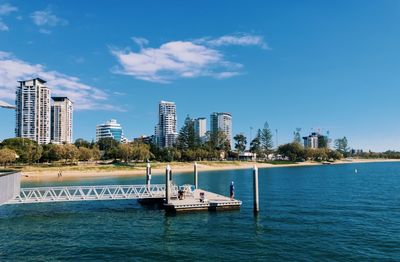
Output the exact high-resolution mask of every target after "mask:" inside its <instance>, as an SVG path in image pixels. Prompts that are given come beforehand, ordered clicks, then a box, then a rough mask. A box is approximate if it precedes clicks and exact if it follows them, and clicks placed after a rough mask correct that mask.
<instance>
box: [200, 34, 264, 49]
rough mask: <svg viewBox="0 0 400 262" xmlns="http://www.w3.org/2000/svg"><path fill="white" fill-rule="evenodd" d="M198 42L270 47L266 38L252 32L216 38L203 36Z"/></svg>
mask: <svg viewBox="0 0 400 262" xmlns="http://www.w3.org/2000/svg"><path fill="white" fill-rule="evenodd" d="M196 42H199V43H204V44H207V45H210V46H229V45H239V46H259V47H261V48H263V49H269V47H268V45H267V43H266V42H265V41H264V38H263V37H262V36H259V35H250V34H235V35H224V36H221V37H219V38H214V39H210V38H201V39H198V40H196Z"/></svg>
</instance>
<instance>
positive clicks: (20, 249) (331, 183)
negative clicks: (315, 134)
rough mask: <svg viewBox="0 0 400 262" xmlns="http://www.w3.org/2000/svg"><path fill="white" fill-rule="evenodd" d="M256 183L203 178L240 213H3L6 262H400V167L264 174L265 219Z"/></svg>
mask: <svg viewBox="0 0 400 262" xmlns="http://www.w3.org/2000/svg"><path fill="white" fill-rule="evenodd" d="M355 168H357V169H358V174H355V172H354V169H355ZM251 179H252V177H251V170H235V171H223V172H220V171H218V172H201V173H200V176H199V184H200V187H201V188H203V189H206V190H210V191H214V192H217V193H221V194H225V195H228V194H229V183H230V181H232V180H233V181H235V185H236V197H237V198H238V199H240V200H242V201H243V206H242V209H241V210H240V211H229V212H204V213H189V214H178V215H168V216H167V215H165V214H164V212H163V211H160V210H157V209H151V208H144V207H142V206H140V205H139V204H137V203H136V202H132V201H115V202H113V201H107V202H101V201H100V202H82V203H52V204H33V205H16V206H2V207H0V260H1V261H8V260H10V261H15V260H18V261H31V260H35V261H49V260H72V261H77V260H96V261H99V260H101V261H104V260H106V261H109V260H111V259H117V260H121V261H126V260H128V261H144V260H163V261H175V260H182V261H188V260H192V261H193V260H196V261H210V260H211V261H215V260H224V261H233V260H239V259H246V260H250V259H251V260H252V261H253V260H254V261H257V260H258V261H266V260H267V259H270V260H274V261H280V260H281V261H283V260H286V261H292V260H303V261H304V260H314V261H327V260H341V261H342V260H366V259H368V260H379V261H381V260H400V163H371V164H349V165H338V166H336V165H335V166H316V167H292V168H274V169H261V170H260V177H259V182H260V208H261V212H260V214H259V215H258V217H254V215H253V211H252V184H251V181H252V180H251ZM143 180H144V177H143V178H120V179H115V178H113V179H106V178H104V179H97V180H84V181H81V182H76V183H72V182H63V183H61V182H58V183H51V184H52V185H55V184H57V185H59V184H64V185H72V184H88V185H92V184H142V183H143ZM163 181H164V177H163V176H153V182H154V183H162V182H163ZM174 181H175V182H176V183H177V184H184V183H190V182H191V181H192V176H191V175H187V174H175V175H174ZM45 185H47V184H37V183H33V184H25V185H24V186H45Z"/></svg>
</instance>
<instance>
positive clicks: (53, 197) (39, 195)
mask: <svg viewBox="0 0 400 262" xmlns="http://www.w3.org/2000/svg"><path fill="white" fill-rule="evenodd" d="M171 191H172V192H171V195H173V196H176V195H178V187H177V186H175V185H174V186H172V188H171ZM164 197H165V185H164V184H161V185H150V186H148V185H97V186H60V187H36V188H21V191H20V194H19V196H17V197H15V198H14V199H12V200H10V201H8V202H6V203H5V204H31V203H49V202H66V201H93V200H123V199H149V198H164Z"/></svg>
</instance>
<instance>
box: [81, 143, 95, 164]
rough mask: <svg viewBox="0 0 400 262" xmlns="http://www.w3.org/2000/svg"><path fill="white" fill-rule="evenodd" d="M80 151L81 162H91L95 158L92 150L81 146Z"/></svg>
mask: <svg viewBox="0 0 400 262" xmlns="http://www.w3.org/2000/svg"><path fill="white" fill-rule="evenodd" d="M78 150H79V160H80V161H89V160H90V159H92V157H93V151H92V149H89V148H87V147H84V146H81V147H79V148H78Z"/></svg>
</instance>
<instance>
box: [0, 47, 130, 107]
mask: <svg viewBox="0 0 400 262" xmlns="http://www.w3.org/2000/svg"><path fill="white" fill-rule="evenodd" d="M34 77H40V78H42V79H44V80H46V81H47V82H48V86H49V87H50V88H51V90H52V94H53V95H56V96H67V97H69V98H70V99H71V100H72V101H73V102H74V103H75V108H77V109H80V110H114V111H115V110H116V111H123V110H122V109H121V108H119V107H115V106H113V105H110V104H108V103H107V99H108V96H109V95H108V94H107V93H106V92H104V91H102V90H100V89H99V88H96V87H93V86H90V85H87V84H84V83H82V82H81V80H80V79H79V78H77V77H73V76H68V75H66V74H63V73H60V72H57V71H51V70H46V68H45V67H44V66H43V65H40V64H31V63H28V62H25V61H23V60H20V59H18V58H16V57H14V56H13V55H12V54H11V53H8V52H2V51H0V98H3V99H8V100H12V99H14V98H15V95H14V94H15V87H16V85H17V81H18V80H24V79H30V78H34Z"/></svg>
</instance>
